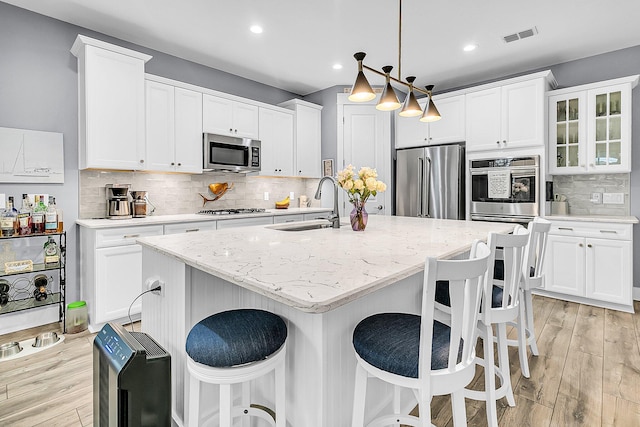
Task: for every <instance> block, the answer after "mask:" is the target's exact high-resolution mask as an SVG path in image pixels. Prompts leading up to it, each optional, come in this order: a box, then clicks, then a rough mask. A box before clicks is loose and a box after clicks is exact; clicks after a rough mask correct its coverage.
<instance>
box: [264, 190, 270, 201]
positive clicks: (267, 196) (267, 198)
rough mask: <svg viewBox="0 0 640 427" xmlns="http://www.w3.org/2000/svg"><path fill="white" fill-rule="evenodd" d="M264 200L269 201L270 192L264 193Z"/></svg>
mask: <svg viewBox="0 0 640 427" xmlns="http://www.w3.org/2000/svg"><path fill="white" fill-rule="evenodd" d="M264 199H265V200H269V192H268V191H265V192H264Z"/></svg>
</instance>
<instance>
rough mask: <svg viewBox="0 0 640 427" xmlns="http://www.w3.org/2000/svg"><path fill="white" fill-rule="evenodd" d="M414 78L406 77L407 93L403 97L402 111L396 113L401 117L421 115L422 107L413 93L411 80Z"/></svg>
mask: <svg viewBox="0 0 640 427" xmlns="http://www.w3.org/2000/svg"><path fill="white" fill-rule="evenodd" d="M415 79H416V78H415V77H414V76H409V77H407V83H409V93H408V94H407V97H406V98H405V99H404V104H403V105H402V111H400V112H399V113H398V115H400V116H402V117H418V116H420V115H422V108H421V107H420V104H418V100H417V99H416V96H415V95H414V94H413V81H414V80H415Z"/></svg>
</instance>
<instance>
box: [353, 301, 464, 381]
mask: <svg viewBox="0 0 640 427" xmlns="http://www.w3.org/2000/svg"><path fill="white" fill-rule="evenodd" d="M450 334H451V331H450V328H449V327H448V326H446V325H444V324H442V323H440V322H438V321H434V324H433V341H432V343H433V344H432V346H433V347H432V350H431V369H433V370H437V369H444V368H446V367H447V363H448V359H449V337H450ZM353 347H354V349H355V351H356V353H358V355H359V356H360V357H361V358H362V359H363V360H365V361H366V362H367V363H369V364H370V365H373V366H375V367H377V368H379V369H382V370H385V371H387V372H391V373H393V374H397V375H402V376H404V377H410V378H418V355H419V348H420V316H417V315H414V314H405V313H382V314H374V315H373V316H370V317H367V318H366V319H364V320H362V321H361V322H360V323H358V326H356V329H355V330H354V331H353ZM461 357H462V345H460V352H459V353H458V361H459V360H461Z"/></svg>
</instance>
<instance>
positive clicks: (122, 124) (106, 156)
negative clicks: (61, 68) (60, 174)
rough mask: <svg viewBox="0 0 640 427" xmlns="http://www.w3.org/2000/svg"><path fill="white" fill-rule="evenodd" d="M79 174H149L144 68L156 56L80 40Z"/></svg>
mask: <svg viewBox="0 0 640 427" xmlns="http://www.w3.org/2000/svg"><path fill="white" fill-rule="evenodd" d="M71 52H72V53H73V54H74V55H75V56H76V57H77V58H78V101H79V102H78V115H79V117H78V125H79V130H78V140H79V150H78V153H79V162H78V163H79V168H80V169H89V168H94V169H126V170H137V169H144V168H145V158H144V156H145V80H144V64H145V62H147V61H148V60H149V59H151V56H149V55H144V54H141V53H139V52H135V51H132V50H129V49H124V48H121V47H119V46H115V45H111V44H109V43H105V42H102V41H100V40H95V39H91V38H89V37H86V36H82V35H78V37H77V38H76V41H75V43H74V44H73V47H72V48H71Z"/></svg>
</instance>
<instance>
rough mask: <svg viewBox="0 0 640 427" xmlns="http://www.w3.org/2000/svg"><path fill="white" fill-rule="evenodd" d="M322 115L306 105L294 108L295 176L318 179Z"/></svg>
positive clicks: (317, 110)
mask: <svg viewBox="0 0 640 427" xmlns="http://www.w3.org/2000/svg"><path fill="white" fill-rule="evenodd" d="M321 121H322V113H321V111H320V110H319V109H317V108H312V107H307V106H306V105H298V106H296V115H295V126H294V127H295V150H294V151H295V153H296V163H295V172H296V173H295V175H296V176H304V177H307V178H320V176H321V173H320V156H321V154H320V149H321V147H320V144H321V142H322V141H321V130H320V126H321Z"/></svg>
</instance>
